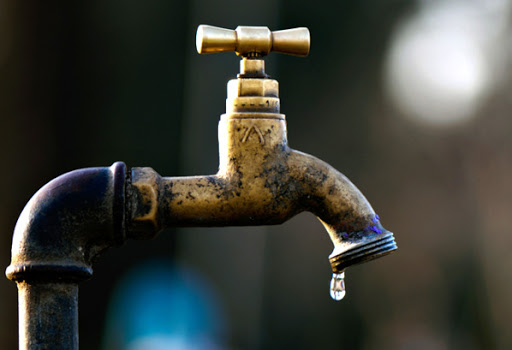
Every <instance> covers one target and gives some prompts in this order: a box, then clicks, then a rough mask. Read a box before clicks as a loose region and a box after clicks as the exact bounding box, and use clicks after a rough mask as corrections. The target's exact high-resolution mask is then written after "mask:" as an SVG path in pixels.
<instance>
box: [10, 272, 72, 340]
mask: <svg viewBox="0 0 512 350" xmlns="http://www.w3.org/2000/svg"><path fill="white" fill-rule="evenodd" d="M18 297H19V339H20V340H19V341H20V343H19V349H20V350H36V349H37V350H50V349H51V350H78V284H76V283H60V282H59V283H33V284H29V283H26V282H18Z"/></svg>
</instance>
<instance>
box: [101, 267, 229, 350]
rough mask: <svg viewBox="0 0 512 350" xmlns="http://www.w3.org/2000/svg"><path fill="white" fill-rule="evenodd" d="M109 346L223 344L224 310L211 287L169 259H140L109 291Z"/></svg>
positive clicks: (126, 349) (125, 348)
mask: <svg viewBox="0 0 512 350" xmlns="http://www.w3.org/2000/svg"><path fill="white" fill-rule="evenodd" d="M110 300H111V301H110V304H109V307H108V313H107V319H106V330H105V335H104V341H103V344H104V345H103V349H105V350H115V349H119V350H135V349H140V350H142V349H152V350H153V349H190V350H192V349H212V350H213V349H221V348H222V347H221V346H220V342H221V336H222V334H223V332H224V331H225V321H224V315H223V314H222V308H221V307H220V306H219V301H218V300H217V299H216V298H215V296H214V293H213V290H212V287H211V286H210V285H209V284H208V283H207V282H206V281H205V280H204V279H202V278H201V277H200V276H198V275H197V274H196V273H194V272H193V271H192V270H191V269H188V268H185V267H183V266H176V265H174V264H172V263H170V262H169V261H165V260H155V261H150V262H145V263H141V264H140V265H137V266H136V267H134V268H133V269H131V270H130V271H128V272H127V273H126V274H125V276H123V277H122V278H121V279H120V280H119V282H118V283H117V285H116V287H115V289H114V292H113V293H112V295H111V297H110Z"/></svg>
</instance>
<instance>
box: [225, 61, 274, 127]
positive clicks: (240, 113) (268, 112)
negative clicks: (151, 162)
mask: <svg viewBox="0 0 512 350" xmlns="http://www.w3.org/2000/svg"><path fill="white" fill-rule="evenodd" d="M227 90H228V91H227V94H228V96H227V99H226V115H228V116H230V117H235V118H261V117H263V118H270V119H284V116H283V115H282V114H280V113H279V111H280V108H279V104H280V102H279V84H278V82H277V81H276V80H273V79H269V78H268V75H267V74H266V73H265V61H263V60H262V59H249V58H243V59H242V60H241V61H240V74H238V76H237V79H232V80H230V81H229V82H228V89H227ZM261 113H263V116H260V115H259V114H261Z"/></svg>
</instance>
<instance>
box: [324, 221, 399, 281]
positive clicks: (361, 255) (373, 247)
mask: <svg viewBox="0 0 512 350" xmlns="http://www.w3.org/2000/svg"><path fill="white" fill-rule="evenodd" d="M397 249H398V247H397V245H396V242H395V238H394V237H393V233H391V232H389V231H386V232H384V233H383V234H382V235H379V237H377V238H376V239H374V240H371V241H369V242H365V243H363V244H360V245H358V246H356V247H354V248H351V249H349V250H346V251H344V252H343V253H341V254H338V255H335V256H331V257H329V261H330V263H331V266H332V270H333V271H334V273H340V272H342V271H344V270H345V269H346V268H347V267H349V266H352V265H355V264H360V263H363V262H367V261H370V260H373V259H377V258H380V257H382V256H384V255H387V254H390V253H392V252H394V251H395V250H397Z"/></svg>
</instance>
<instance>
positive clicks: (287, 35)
mask: <svg viewBox="0 0 512 350" xmlns="http://www.w3.org/2000/svg"><path fill="white" fill-rule="evenodd" d="M196 43H197V50H198V52H199V53H216V52H223V51H234V52H236V54H237V55H239V56H241V57H242V59H241V62H240V74H238V76H237V78H236V79H233V80H231V81H229V82H228V89H227V90H228V92H227V99H226V113H225V114H223V115H222V116H221V118H220V122H219V130H218V132H219V153H220V165H219V171H218V173H217V174H215V175H209V176H191V177H161V176H160V175H158V174H157V173H156V172H155V171H154V170H153V169H151V168H132V169H131V170H127V169H126V166H125V165H124V164H123V163H120V162H118V163H115V164H114V165H113V166H112V167H110V168H89V169H81V170H76V171H73V172H71V173H68V174H65V175H62V176H60V177H58V178H57V179H55V180H53V181H51V182H50V183H48V184H47V185H45V186H44V187H43V188H42V189H41V190H40V191H38V192H37V193H36V194H35V195H34V197H32V199H31V200H30V201H29V203H28V204H27V206H26V207H25V209H24V210H23V212H22V214H21V215H20V218H19V220H18V223H17V225H16V228H15V233H14V237H13V248H12V261H11V265H10V266H9V267H8V269H7V272H6V273H7V276H8V278H10V279H12V280H14V281H16V282H17V283H18V289H19V296H20V320H22V321H23V322H20V347H22V344H24V345H23V346H24V347H23V348H27V349H29V348H37V346H36V345H37V344H42V343H44V342H45V341H46V342H48V343H51V346H50V347H51V348H54V349H57V348H59V349H60V348H62V349H77V348H78V335H73V334H75V333H76V332H77V324H76V319H77V318H76V308H77V291H78V287H77V285H78V282H80V281H81V280H84V279H86V278H88V277H90V276H91V275H92V262H93V260H94V258H95V257H96V256H98V255H99V253H100V252H101V251H103V250H104V249H105V248H107V247H110V246H117V245H120V244H122V243H123V242H124V241H125V239H126V238H134V239H149V238H153V237H155V236H156V234H157V233H158V232H159V231H161V230H162V229H164V228H166V227H185V226H237V225H238V226H242V225H273V224H280V223H282V222H284V221H286V220H288V219H290V218H291V217H293V216H294V215H296V214H298V213H300V212H302V211H309V212H311V213H313V214H314V215H316V216H317V217H318V218H319V219H320V221H321V222H322V224H323V225H324V226H325V228H326V230H327V232H328V234H329V236H330V238H331V240H332V242H333V243H334V251H333V252H332V254H331V255H330V256H329V260H330V263H331V266H332V270H333V280H332V282H331V295H332V296H333V298H335V299H341V298H342V297H343V295H344V291H343V273H344V270H345V269H346V268H347V267H349V266H351V265H353V264H357V263H361V262H365V261H368V260H372V259H375V258H378V257H380V256H383V255H385V254H388V253H390V252H392V251H394V250H396V249H397V247H396V244H395V241H394V238H393V234H392V233H391V232H389V231H387V230H386V229H384V228H383V227H382V225H381V223H380V220H379V217H378V216H377V215H376V214H375V212H374V211H373V209H372V207H371V206H370V204H369V203H368V201H367V200H366V198H365V197H364V196H363V195H362V194H361V192H360V191H359V190H358V189H357V188H356V187H355V186H354V185H353V184H352V183H351V182H350V181H349V180H348V179H347V178H346V177H345V176H343V175H342V174H341V173H340V172H338V171H337V170H335V169H334V168H333V167H331V166H330V165H328V164H327V163H325V162H323V161H321V160H319V159H317V158H315V157H313V156H310V155H307V154H305V153H302V152H298V151H295V150H293V149H291V148H289V147H288V141H287V133H286V121H285V116H284V115H283V114H281V113H280V106H279V88H278V82H277V81H275V80H272V79H270V78H269V77H268V76H267V75H266V73H265V62H264V61H263V57H264V56H265V55H267V54H269V53H270V52H271V51H275V52H280V53H286V54H292V55H298V56H305V55H307V54H308V52H309V46H310V39H309V31H308V29H307V28H297V29H291V30H284V31H277V32H271V31H270V30H269V29H268V28H266V27H243V26H239V27H238V28H236V30H227V29H222V28H216V27H211V26H205V25H201V26H199V28H198V31H197V42H196ZM48 295H57V296H58V298H59V300H60V301H61V302H62V306H59V305H57V304H56V303H55V302H54V301H55V298H57V297H55V298H54V297H50V296H48ZM42 296H44V297H45V298H46V299H48V300H50V302H49V303H50V304H51V306H45V305H39V304H40V302H39V300H43V299H44V298H43V297H42ZM38 303H39V304H38ZM73 310H74V311H73ZM73 312H75V314H73ZM41 322H43V323H44V324H45V327H46V328H47V329H49V332H50V330H51V332H52V333H51V335H49V336H48V337H51V340H49V339H43V338H44V337H45V335H44V334H41V332H40V331H38V330H39V329H40V327H41ZM22 323H23V324H22ZM59 324H66V325H68V326H66V327H60V326H59ZM55 339H57V340H55ZM61 343H62V344H63V345H62V346H61V347H59V346H56V345H55V344H61ZM34 344H35V345H34Z"/></svg>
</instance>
